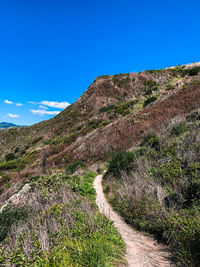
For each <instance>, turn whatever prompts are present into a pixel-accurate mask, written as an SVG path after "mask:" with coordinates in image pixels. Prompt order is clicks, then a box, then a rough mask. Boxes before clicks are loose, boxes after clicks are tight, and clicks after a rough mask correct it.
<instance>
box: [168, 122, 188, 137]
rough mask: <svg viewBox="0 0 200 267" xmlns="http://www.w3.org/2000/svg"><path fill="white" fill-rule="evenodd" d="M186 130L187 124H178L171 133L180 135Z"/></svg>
mask: <svg viewBox="0 0 200 267" xmlns="http://www.w3.org/2000/svg"><path fill="white" fill-rule="evenodd" d="M185 130H186V126H185V124H179V125H176V126H174V127H173V128H172V129H171V135H174V136H178V135H180V134H182V133H184V132H185Z"/></svg>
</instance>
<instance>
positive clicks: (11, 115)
mask: <svg viewBox="0 0 200 267" xmlns="http://www.w3.org/2000/svg"><path fill="white" fill-rule="evenodd" d="M7 116H8V117H10V118H19V117H20V116H19V115H16V114H11V113H8V114H7Z"/></svg>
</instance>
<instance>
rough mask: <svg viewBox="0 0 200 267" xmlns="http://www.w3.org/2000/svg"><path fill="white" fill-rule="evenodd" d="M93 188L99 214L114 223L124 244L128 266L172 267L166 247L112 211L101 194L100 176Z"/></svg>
mask: <svg viewBox="0 0 200 267" xmlns="http://www.w3.org/2000/svg"><path fill="white" fill-rule="evenodd" d="M94 188H95V190H96V194H97V196H96V203H97V205H98V207H99V210H100V212H101V213H102V214H104V215H106V216H108V217H109V218H110V220H112V221H113V222H114V225H115V226H116V228H117V229H118V230H119V232H120V234H121V236H122V238H123V240H124V242H125V244H126V254H125V258H126V260H127V263H128V266H138V267H150V266H159V267H166V266H174V265H173V264H172V263H171V262H170V260H169V258H170V254H169V252H168V251H167V248H166V247H164V246H163V245H160V244H158V243H157V242H156V240H155V239H154V238H153V237H151V236H149V235H144V234H141V233H140V232H137V231H135V230H134V229H133V228H131V227H130V226H129V225H127V224H126V223H125V222H124V220H123V219H122V218H121V217H120V216H119V215H118V214H116V213H115V212H114V211H113V209H112V207H111V206H110V204H109V203H108V202H107V200H106V198H105V196H104V193H103V188H102V175H98V176H97V177H96V179H95V181H94Z"/></svg>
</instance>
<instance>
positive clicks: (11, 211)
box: [0, 206, 28, 242]
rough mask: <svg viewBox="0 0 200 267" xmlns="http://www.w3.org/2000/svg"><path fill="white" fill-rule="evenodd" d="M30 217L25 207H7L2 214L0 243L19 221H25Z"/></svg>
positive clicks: (0, 215) (0, 219) (0, 214)
mask: <svg viewBox="0 0 200 267" xmlns="http://www.w3.org/2000/svg"><path fill="white" fill-rule="evenodd" d="M27 217H28V211H27V210H26V209H25V208H24V207H18V206H7V207H6V208H4V210H3V211H2V213H0V242H1V241H3V240H4V239H5V238H6V236H7V234H8V232H9V230H10V228H11V226H12V225H15V224H17V223H18V222H19V221H25V220H26V219H27Z"/></svg>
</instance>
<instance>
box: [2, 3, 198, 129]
mask: <svg viewBox="0 0 200 267" xmlns="http://www.w3.org/2000/svg"><path fill="white" fill-rule="evenodd" d="M199 13H200V2H199V1H194V0H191V1H188V0H187V1H186V0H173V1H172V0H168V1H156V0H152V1H147V0H143V1H134V0H132V1H129V0H123V1H122V0H115V1H113V0H107V1H104V0H101V1H95V0H93V1H92V0H84V1H83V0H79V1H77V0H74V1H67V0H65V1H64V0H62V1H61V0H28V1H27V0H24V1H22V0H0V92H1V94H0V121H7V122H13V123H16V124H21V125H30V124H33V123H36V122H39V121H41V120H46V119H49V118H52V117H53V116H54V115H55V114H57V113H58V112H60V111H61V110H62V109H63V108H64V107H66V106H67V103H70V104H71V103H73V102H74V101H75V100H76V99H78V97H79V96H80V95H81V94H82V93H83V92H84V91H85V90H86V89H87V87H88V86H89V85H90V83H91V82H92V81H93V80H94V79H95V77H97V76H99V75H104V74H116V73H125V72H134V71H141V70H145V69H156V68H164V67H168V66H173V65H178V64H186V63H191V62H197V61H200V49H199V43H200V35H199V29H200V19H199ZM6 100H7V101H6ZM44 101H45V102H44ZM9 102H12V103H9ZM63 102H64V103H63ZM16 104H22V105H16ZM38 110H39V111H38ZM41 110H42V111H41ZM45 113H47V114H45ZM12 115H17V116H14V117H13V116H12Z"/></svg>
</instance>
